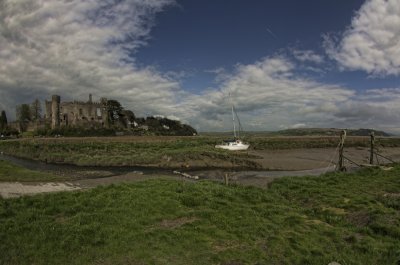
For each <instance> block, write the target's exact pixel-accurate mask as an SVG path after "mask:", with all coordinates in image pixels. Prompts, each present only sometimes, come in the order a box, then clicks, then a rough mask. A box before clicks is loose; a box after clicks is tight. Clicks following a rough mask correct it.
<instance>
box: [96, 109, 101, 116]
mask: <svg viewBox="0 0 400 265" xmlns="http://www.w3.org/2000/svg"><path fill="white" fill-rule="evenodd" d="M96 114H97V117H101V109H100V108H97V109H96Z"/></svg>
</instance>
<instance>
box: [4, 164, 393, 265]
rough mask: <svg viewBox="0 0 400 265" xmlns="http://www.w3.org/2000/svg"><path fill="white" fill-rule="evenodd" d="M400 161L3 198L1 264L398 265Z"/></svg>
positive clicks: (154, 181) (156, 182) (164, 181)
mask: <svg viewBox="0 0 400 265" xmlns="http://www.w3.org/2000/svg"><path fill="white" fill-rule="evenodd" d="M399 176H400V166H396V167H395V168H394V169H393V170H391V171H382V170H379V169H372V170H371V169H369V170H363V171H360V172H358V173H354V174H329V175H324V176H321V177H287V178H282V179H279V180H276V181H274V182H272V184H271V185H270V186H269V188H268V189H259V188H255V187H243V186H223V185H220V184H217V183H213V182H208V181H200V182H196V183H192V182H181V181H173V180H148V181H144V182H139V183H134V184H129V185H127V184H123V185H118V186H116V185H111V186H107V187H99V188H95V189H92V190H89V191H85V192H69V193H67V192H63V193H57V194H47V195H38V196H33V197H22V198H17V199H8V200H0V238H1V240H0V253H2V254H1V255H0V264H328V263H329V262H332V261H336V262H339V263H340V264H346V265H349V264H398V263H399V262H400V212H399V210H400V177H399Z"/></svg>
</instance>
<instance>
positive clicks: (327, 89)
mask: <svg viewBox="0 0 400 265" xmlns="http://www.w3.org/2000/svg"><path fill="white" fill-rule="evenodd" d="M295 70H296V66H295V65H294V64H293V62H291V61H289V60H288V59H286V58H284V57H268V58H264V59H262V60H260V61H257V62H255V63H254V64H249V65H237V67H236V70H235V72H234V73H232V74H231V75H230V76H229V77H225V79H224V81H223V82H222V83H220V86H219V88H218V89H214V90H209V91H207V92H205V93H203V94H202V95H197V96H188V97H187V98H186V100H185V102H184V103H183V104H182V107H183V108H182V109H183V110H184V112H185V113H182V114H181V116H182V115H183V116H184V117H185V119H186V120H190V122H191V123H192V124H194V125H196V124H197V125H198V126H199V127H200V128H204V127H206V128H207V127H211V128H215V129H219V130H224V129H225V130H229V129H230V128H231V124H230V123H231V118H230V103H229V99H228V94H229V93H231V94H232V97H233V100H234V103H235V105H236V108H237V110H238V112H239V116H240V117H241V120H242V124H243V125H244V127H245V128H246V129H247V130H260V129H278V128H279V126H281V125H283V126H286V127H290V126H291V125H293V124H301V123H306V124H307V125H310V126H315V127H317V126H327V125H328V126H329V123H330V122H333V121H334V120H335V116H334V111H336V109H337V108H336V106H337V105H339V104H342V103H343V102H345V101H347V100H349V98H351V97H352V96H353V95H354V92H353V91H352V90H349V89H346V88H342V87H340V86H336V85H326V84H322V83H318V82H315V81H312V80H308V79H306V78H303V77H301V76H296V75H295V73H294V72H295ZM178 116H179V115H178ZM191 117H193V118H191ZM328 120H329V121H328Z"/></svg>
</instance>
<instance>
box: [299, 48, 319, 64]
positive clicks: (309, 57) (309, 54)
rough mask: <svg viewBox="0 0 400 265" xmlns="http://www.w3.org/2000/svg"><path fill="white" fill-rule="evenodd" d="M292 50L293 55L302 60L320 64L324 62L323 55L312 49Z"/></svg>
mask: <svg viewBox="0 0 400 265" xmlns="http://www.w3.org/2000/svg"><path fill="white" fill-rule="evenodd" d="M291 52H292V54H293V56H294V57H295V58H296V59H297V60H299V61H301V62H312V63H315V64H320V63H323V62H324V58H323V56H321V55H319V54H317V53H315V52H314V51H311V50H297V49H292V50H291Z"/></svg>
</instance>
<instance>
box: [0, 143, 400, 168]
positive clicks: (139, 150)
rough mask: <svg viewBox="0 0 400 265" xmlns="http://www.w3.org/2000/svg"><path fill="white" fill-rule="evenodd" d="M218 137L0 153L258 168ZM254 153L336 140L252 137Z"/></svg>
mask: <svg viewBox="0 0 400 265" xmlns="http://www.w3.org/2000/svg"><path fill="white" fill-rule="evenodd" d="M222 139H223V138H221V137H212V136H207V137H100V138H47V139H46V138H31V139H21V140H7V141H0V151H3V152H4V153H6V154H9V155H14V156H18V157H23V158H29V159H35V160H40V161H46V162H51V163H69V164H76V165H93V166H97V165H100V166H106V165H109V166H159V167H166V168H179V167H186V166H191V167H225V168H231V167H232V166H235V167H241V168H253V169H257V168H260V167H261V165H259V164H258V163H257V162H255V161H254V160H252V158H254V157H253V156H251V155H249V154H248V153H247V152H230V151H225V150H221V149H216V148H214V145H215V144H217V143H219V142H221V140H222ZM248 141H249V142H250V144H251V149H254V150H275V149H296V148H329V147H332V148H335V147H336V146H337V144H338V138H337V137H269V138H267V137H252V138H249V139H248ZM355 146H358V147H367V146H369V138H368V137H349V138H348V139H347V140H346V147H355ZM377 146H378V147H379V146H381V147H398V146H400V138H381V139H379V140H378V142H377Z"/></svg>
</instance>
